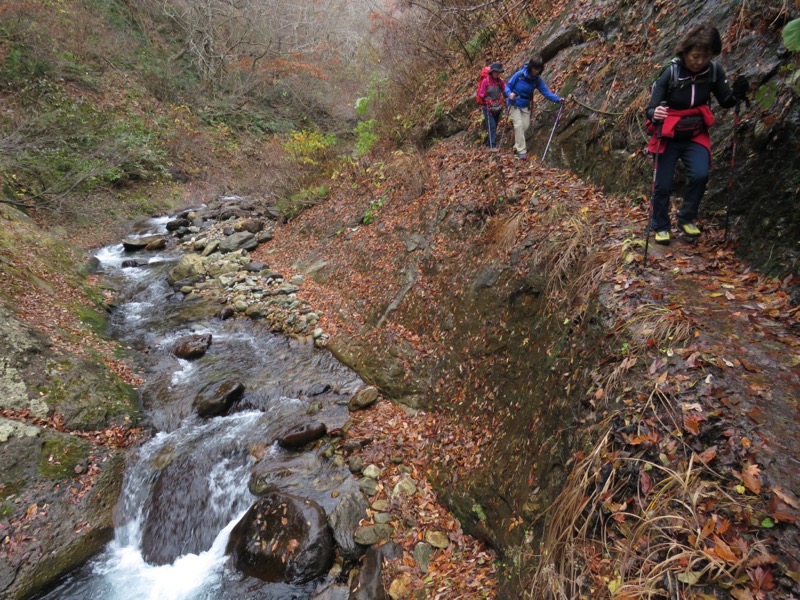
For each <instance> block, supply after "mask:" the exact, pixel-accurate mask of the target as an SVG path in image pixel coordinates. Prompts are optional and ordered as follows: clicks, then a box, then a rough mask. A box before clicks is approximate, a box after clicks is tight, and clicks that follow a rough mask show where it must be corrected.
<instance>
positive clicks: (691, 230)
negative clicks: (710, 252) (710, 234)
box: [679, 223, 700, 237]
mask: <svg viewBox="0 0 800 600" xmlns="http://www.w3.org/2000/svg"><path fill="white" fill-rule="evenodd" d="M679 227H680V228H681V230H682V231H683V233H685V234H686V235H688V236H689V237H697V236H699V235H700V230H699V229H698V228H697V227H695V225H694V223H681V224H680V225H679Z"/></svg>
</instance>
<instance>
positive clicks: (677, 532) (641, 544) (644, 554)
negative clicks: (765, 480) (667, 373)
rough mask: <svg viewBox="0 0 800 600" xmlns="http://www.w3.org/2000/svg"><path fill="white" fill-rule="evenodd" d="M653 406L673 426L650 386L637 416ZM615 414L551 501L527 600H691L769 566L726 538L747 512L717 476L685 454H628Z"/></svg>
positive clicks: (755, 546)
mask: <svg viewBox="0 0 800 600" xmlns="http://www.w3.org/2000/svg"><path fill="white" fill-rule="evenodd" d="M656 400H658V401H660V402H659V407H656V406H655V401H656ZM656 408H659V411H660V412H661V413H662V414H663V412H664V411H666V412H667V414H668V416H667V419H666V420H668V421H673V420H674V419H675V417H674V415H671V412H672V411H673V409H672V408H671V407H670V406H669V405H668V400H667V398H666V397H665V396H663V394H661V393H659V392H658V389H657V388H656V389H655V390H654V391H653V393H652V394H651V396H650V398H649V399H648V401H647V403H646V406H645V407H644V410H643V411H642V412H645V411H648V410H649V411H653V412H652V413H651V414H655V409H656ZM620 416H621V413H620V414H618V415H616V416H612V417H609V418H608V419H607V421H605V422H604V423H603V424H602V427H603V428H604V434H603V435H602V437H601V438H600V440H599V441H598V442H597V443H596V444H595V446H594V448H593V449H592V450H591V452H589V453H588V454H586V455H585V456H583V457H582V458H581V460H579V461H578V462H577V463H576V464H575V466H574V468H573V470H572V472H571V474H570V476H569V479H568V481H567V484H566V485H565V486H564V488H563V490H562V492H561V494H560V495H559V497H558V498H557V499H556V500H555V502H553V504H552V506H551V508H550V511H551V512H550V520H549V522H548V525H547V529H546V531H545V534H544V536H543V538H542V543H541V547H540V551H539V553H538V555H537V559H538V562H537V565H536V569H535V571H534V573H533V577H532V580H531V585H530V588H529V590H530V591H529V593H528V595H527V598H529V599H534V598H535V599H537V600H539V599H543V598H544V599H547V600H572V599H575V598H584V597H586V598H588V597H591V598H616V599H637V600H638V599H644V598H667V599H670V600H672V599H677V598H692V597H696V596H693V595H692V594H693V592H697V590H698V589H699V588H697V587H694V586H696V585H706V586H708V585H721V586H723V587H726V588H730V587H731V586H733V585H734V584H736V583H741V582H742V580H743V578H745V579H746V578H747V573H748V569H753V568H757V567H759V566H761V565H764V564H767V563H769V562H770V560H772V557H770V555H769V554H768V553H767V551H766V550H765V548H764V546H763V545H762V544H761V543H760V542H758V541H752V540H750V541H748V542H747V543H744V542H742V541H741V538H740V537H738V536H731V535H726V532H727V534H731V532H732V531H734V528H735V527H736V524H735V523H734V522H735V521H736V517H734V516H733V515H738V517H739V518H741V516H742V515H743V514H747V511H748V508H747V506H746V501H745V500H743V499H742V498H741V497H737V498H735V499H734V498H733V497H731V496H730V495H729V494H728V492H727V491H726V490H725V489H723V488H722V487H721V485H720V484H719V483H718V482H719V475H718V474H716V473H714V472H713V471H712V470H711V469H709V468H708V467H707V466H706V465H705V464H704V463H703V462H702V460H700V458H698V456H697V455H696V454H694V453H693V452H692V451H691V449H690V448H688V447H679V448H678V450H679V452H678V457H677V458H676V459H675V460H671V461H667V460H663V459H661V460H659V459H651V458H649V456H651V455H656V454H657V455H659V456H663V453H662V454H659V453H658V451H657V450H654V451H653V452H651V453H650V454H648V453H647V452H646V451H645V450H642V451H639V452H636V453H630V452H626V451H625V450H624V449H623V447H622V446H623V445H621V444H620V443H619V437H620V430H621V429H620V422H621V420H620ZM656 420H659V419H658V417H656ZM661 425H663V426H664V428H665V429H671V427H667V426H666V424H664V423H661ZM624 429H630V427H629V426H628V427H625V428H624ZM634 435H635V434H634ZM726 539H727V541H726ZM731 539H733V540H734V541H731ZM737 540H738V541H737Z"/></svg>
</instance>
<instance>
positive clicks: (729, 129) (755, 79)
mask: <svg viewBox="0 0 800 600" xmlns="http://www.w3.org/2000/svg"><path fill="white" fill-rule="evenodd" d="M797 16H798V14H797V9H796V7H791V6H787V4H786V3H785V2H779V1H776V0H771V1H768V2H760V3H758V8H756V6H755V5H753V4H752V3H741V2H733V1H731V2H727V1H713V2H679V1H668V2H584V3H580V5H579V6H578V5H577V3H570V5H569V6H568V7H566V8H565V9H564V11H563V12H562V13H561V14H560V16H559V17H558V18H556V19H554V20H553V21H552V22H550V23H546V24H545V25H544V26H542V27H540V28H539V29H538V30H537V31H540V32H541V34H540V35H539V36H538V38H537V39H536V40H535V41H534V43H533V44H531V48H530V49H529V50H531V51H532V50H540V51H541V52H542V54H543V55H544V57H545V59H546V60H547V61H548V63H547V66H546V71H545V74H546V76H547V78H548V83H553V85H552V86H551V87H552V88H553V89H557V90H558V91H559V93H560V94H561V95H566V94H572V95H573V96H574V98H575V101H573V102H572V103H570V105H569V110H566V111H565V114H564V116H563V117H562V120H561V123H560V124H559V125H558V129H557V133H556V136H555V139H554V142H553V145H552V147H551V150H550V153H549V158H548V160H551V161H552V162H553V163H554V164H558V165H560V166H563V167H567V168H569V169H571V170H573V171H575V172H576V173H579V174H580V175H581V176H583V177H585V178H587V179H589V180H591V181H594V182H596V183H598V184H600V185H602V186H603V187H604V188H605V189H606V190H607V191H609V192H611V193H614V194H619V195H621V196H624V197H625V198H626V201H628V202H637V201H639V199H641V198H642V197H644V198H647V197H648V196H649V190H650V188H649V184H650V177H651V174H652V171H651V163H650V161H649V159H648V158H647V157H646V155H645V154H644V153H643V149H644V146H645V140H646V138H645V134H644V131H643V128H642V123H643V120H644V117H643V110H644V108H645V106H646V105H647V102H648V100H649V93H650V86H651V85H652V82H653V80H654V79H655V77H656V75H657V74H658V73H659V71H660V69H661V68H662V67H663V65H665V64H666V63H667V62H668V61H669V60H670V58H671V57H672V56H673V55H674V54H673V51H674V47H675V46H676V45H677V42H678V41H679V40H680V39H681V37H682V36H683V35H685V34H686V32H688V31H689V29H690V28H691V27H693V26H695V25H698V24H701V23H704V22H708V23H711V24H712V25H714V26H716V27H717V28H718V29H719V31H720V33H721V34H722V36H723V52H722V54H721V56H719V57H717V60H718V61H719V63H720V64H721V65H722V66H723V68H724V69H725V71H726V73H727V75H728V77H729V81H732V80H733V78H735V77H736V76H737V75H740V74H741V75H745V76H746V77H747V78H748V79H749V81H750V84H751V90H752V91H751V99H752V103H751V107H750V108H745V107H744V106H743V107H742V112H741V120H740V123H739V126H738V128H736V130H735V135H736V141H737V150H736V155H735V161H734V168H733V178H732V180H731V172H732V169H731V151H732V140H733V136H734V123H735V118H734V111H733V110H724V109H720V108H719V107H714V106H713V105H712V108H713V110H714V112H715V116H716V117H717V124H716V125H715V126H714V127H713V129H712V140H713V147H712V150H713V171H712V175H711V179H710V183H709V188H708V191H707V193H706V197H705V200H704V204H703V206H702V209H701V211H702V212H701V217H702V219H703V225H704V227H705V228H707V229H709V230H712V229H719V228H722V227H723V221H724V218H723V216H722V215H723V214H724V210H725V208H726V206H727V205H728V203H730V207H731V208H730V211H731V212H730V225H731V228H732V232H733V234H734V238H735V239H736V242H737V245H738V250H739V252H740V253H741V254H742V256H743V257H745V258H746V259H747V260H748V261H750V262H751V263H753V264H754V265H755V266H757V267H759V268H763V269H766V270H768V271H770V272H773V273H777V274H781V273H787V272H795V273H796V272H797V271H798V266H799V265H800V249H799V248H798V246H797V241H798V240H800V219H798V217H797V211H796V209H795V205H796V198H797V194H798V191H799V190H800V135H799V134H798V128H799V127H800V103H798V96H800V70H799V69H798V64H797V63H798V57H797V54H796V53H791V52H788V51H787V50H786V49H785V47H784V46H783V42H782V37H781V30H782V28H783V26H784V24H785V23H786V22H788V21H789V20H791V19H792V18H796V17H797ZM523 56H524V54H523ZM521 60H522V59H521ZM521 60H520V62H521ZM540 108H545V109H549V107H543V106H541V105H540ZM592 109H596V110H592ZM553 120H554V113H552V112H551V113H549V114H542V113H540V115H539V117H538V118H537V119H536V121H535V123H534V126H533V128H532V131H531V135H530V137H531V142H532V144H533V147H534V148H536V151H537V152H538V153H539V154H541V151H542V150H543V149H544V144H545V143H546V142H547V137H548V134H549V130H550V128H551V127H552V124H553ZM731 184H732V185H731ZM677 192H678V193H680V189H678V190H677ZM637 225H639V224H638V223H637ZM644 225H645V220H644V212H642V221H641V226H642V227H644Z"/></svg>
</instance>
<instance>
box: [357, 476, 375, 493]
mask: <svg viewBox="0 0 800 600" xmlns="http://www.w3.org/2000/svg"><path fill="white" fill-rule="evenodd" d="M358 488H359V489H360V490H361V491H362V492H364V493H365V494H366V495H367V496H374V495H375V494H377V493H378V482H377V481H375V480H374V479H372V477H362V478H361V479H359V480H358Z"/></svg>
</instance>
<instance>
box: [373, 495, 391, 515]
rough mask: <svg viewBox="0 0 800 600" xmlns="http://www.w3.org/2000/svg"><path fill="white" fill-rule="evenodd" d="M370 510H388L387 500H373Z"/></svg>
mask: <svg viewBox="0 0 800 600" xmlns="http://www.w3.org/2000/svg"><path fill="white" fill-rule="evenodd" d="M372 510H375V511H378V512H386V511H387V510H389V501H388V500H386V499H384V498H381V499H380V500H375V502H373V503H372Z"/></svg>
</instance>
